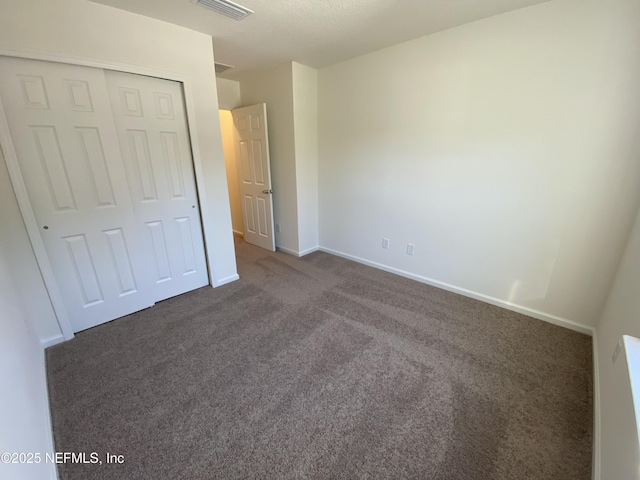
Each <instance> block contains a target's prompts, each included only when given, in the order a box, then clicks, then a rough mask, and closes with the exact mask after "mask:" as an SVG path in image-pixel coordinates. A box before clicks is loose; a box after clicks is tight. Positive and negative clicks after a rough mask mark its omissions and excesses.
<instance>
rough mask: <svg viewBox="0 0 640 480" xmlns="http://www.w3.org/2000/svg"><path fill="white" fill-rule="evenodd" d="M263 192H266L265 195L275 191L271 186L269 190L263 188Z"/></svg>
mask: <svg viewBox="0 0 640 480" xmlns="http://www.w3.org/2000/svg"><path fill="white" fill-rule="evenodd" d="M262 193H264V194H265V195H268V194H269V193H273V189H272V188H270V189H269V190H262Z"/></svg>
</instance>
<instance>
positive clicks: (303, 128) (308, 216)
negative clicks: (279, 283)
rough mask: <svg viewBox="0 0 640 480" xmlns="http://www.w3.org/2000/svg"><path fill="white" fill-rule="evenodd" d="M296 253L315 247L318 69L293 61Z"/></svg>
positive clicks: (306, 251) (316, 223)
mask: <svg viewBox="0 0 640 480" xmlns="http://www.w3.org/2000/svg"><path fill="white" fill-rule="evenodd" d="M292 75H293V125H294V141H295V155H296V185H297V187H296V193H297V201H298V248H299V252H298V253H299V254H305V253H308V252H311V251H315V250H317V248H318V71H317V70H316V69H314V68H311V67H307V66H305V65H301V64H299V63H295V62H293V64H292Z"/></svg>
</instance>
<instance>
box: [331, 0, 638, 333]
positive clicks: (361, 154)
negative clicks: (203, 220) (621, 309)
mask: <svg viewBox="0 0 640 480" xmlns="http://www.w3.org/2000/svg"><path fill="white" fill-rule="evenodd" d="M638 24H640V2H637V1H635V0H607V1H606V2H605V1H601V0H557V1H554V2H549V3H544V4H541V5H537V6H534V7H530V8H526V9H522V10H517V11H514V12H511V13H507V14H504V15H499V16H495V17H492V18H489V19H486V20H482V21H478V22H474V23H471V24H467V25H463V26H461V27H458V28H454V29H451V30H448V31H445V32H441V33H438V34H435V35H431V36H427V37H423V38H420V39H417V40H414V41H410V42H407V43H403V44H400V45H396V46H393V47H390V48H387V49H384V50H381V51H378V52H374V53H372V54H368V55H364V56H362V57H359V58H356V59H353V60H349V61H346V62H343V63H339V64H336V65H333V66H330V67H327V68H324V69H322V70H320V72H319V185H320V186H319V191H320V203H319V205H320V245H321V246H322V247H324V248H328V249H331V250H334V251H337V252H341V253H344V254H348V255H352V256H357V257H360V258H361V259H364V260H365V261H369V262H376V263H378V264H381V265H384V266H387V267H391V268H394V269H397V270H400V271H404V272H406V273H408V274H410V275H414V276H415V277H417V278H421V279H423V280H424V281H431V282H433V283H436V284H441V285H444V286H445V287H446V288H450V289H453V290H458V291H463V292H465V293H467V294H470V295H476V296H480V297H483V298H485V299H487V300H489V301H495V302H496V303H501V304H503V305H505V306H508V307H510V308H514V309H520V310H523V311H525V312H529V313H531V314H535V315H536V316H539V317H542V318H546V319H548V320H551V321H556V320H557V321H560V322H561V323H562V321H563V320H564V319H566V320H569V321H574V322H577V323H580V324H585V325H587V326H593V325H595V323H596V321H597V319H598V318H599V315H600V312H601V311H602V307H603V305H604V301H605V299H606V296H607V293H608V291H609V287H610V285H611V282H612V279H613V276H614V273H615V270H616V267H617V265H618V262H619V259H620V255H621V253H622V250H623V246H624V242H625V241H626V238H627V235H628V232H629V229H630V226H631V223H632V220H633V215H634V213H635V209H636V206H637V204H638V199H639V192H640V190H639V189H638V185H639V184H640V169H639V166H640V162H638V156H639V154H640V148H639V146H638V140H637V139H638V131H639V127H640V102H638V101H637V98H638V85H639V84H640V29H639V28H638ZM383 237H388V238H390V239H391V248H390V249H389V250H383V249H382V248H381V242H382V238H383ZM407 243H413V244H415V256H408V255H406V254H405V249H406V245H407Z"/></svg>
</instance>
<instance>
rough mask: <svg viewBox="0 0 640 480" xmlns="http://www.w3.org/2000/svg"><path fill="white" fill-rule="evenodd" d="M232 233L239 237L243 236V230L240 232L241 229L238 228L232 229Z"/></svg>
mask: <svg viewBox="0 0 640 480" xmlns="http://www.w3.org/2000/svg"><path fill="white" fill-rule="evenodd" d="M233 234H234V235H238V236H239V237H242V238H244V232H241V231H239V230H234V231H233Z"/></svg>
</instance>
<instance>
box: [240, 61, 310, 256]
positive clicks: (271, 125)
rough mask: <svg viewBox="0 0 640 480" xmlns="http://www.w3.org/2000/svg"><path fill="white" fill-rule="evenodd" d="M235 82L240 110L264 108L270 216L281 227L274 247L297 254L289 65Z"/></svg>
mask: <svg viewBox="0 0 640 480" xmlns="http://www.w3.org/2000/svg"><path fill="white" fill-rule="evenodd" d="M239 81H240V95H241V97H242V106H244V107H247V106H249V105H254V104H257V103H266V104H267V125H268V129H269V153H270V159H271V183H272V186H273V216H274V221H275V223H276V224H279V225H280V227H281V232H280V233H278V232H276V246H277V247H279V248H283V249H285V250H287V251H289V252H298V207H297V191H296V151H295V138H294V127H293V124H294V120H293V76H292V65H291V62H289V63H285V64H283V65H280V66H278V67H276V68H273V69H269V70H260V71H255V72H248V73H245V74H243V75H241V76H240V79H239Z"/></svg>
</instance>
